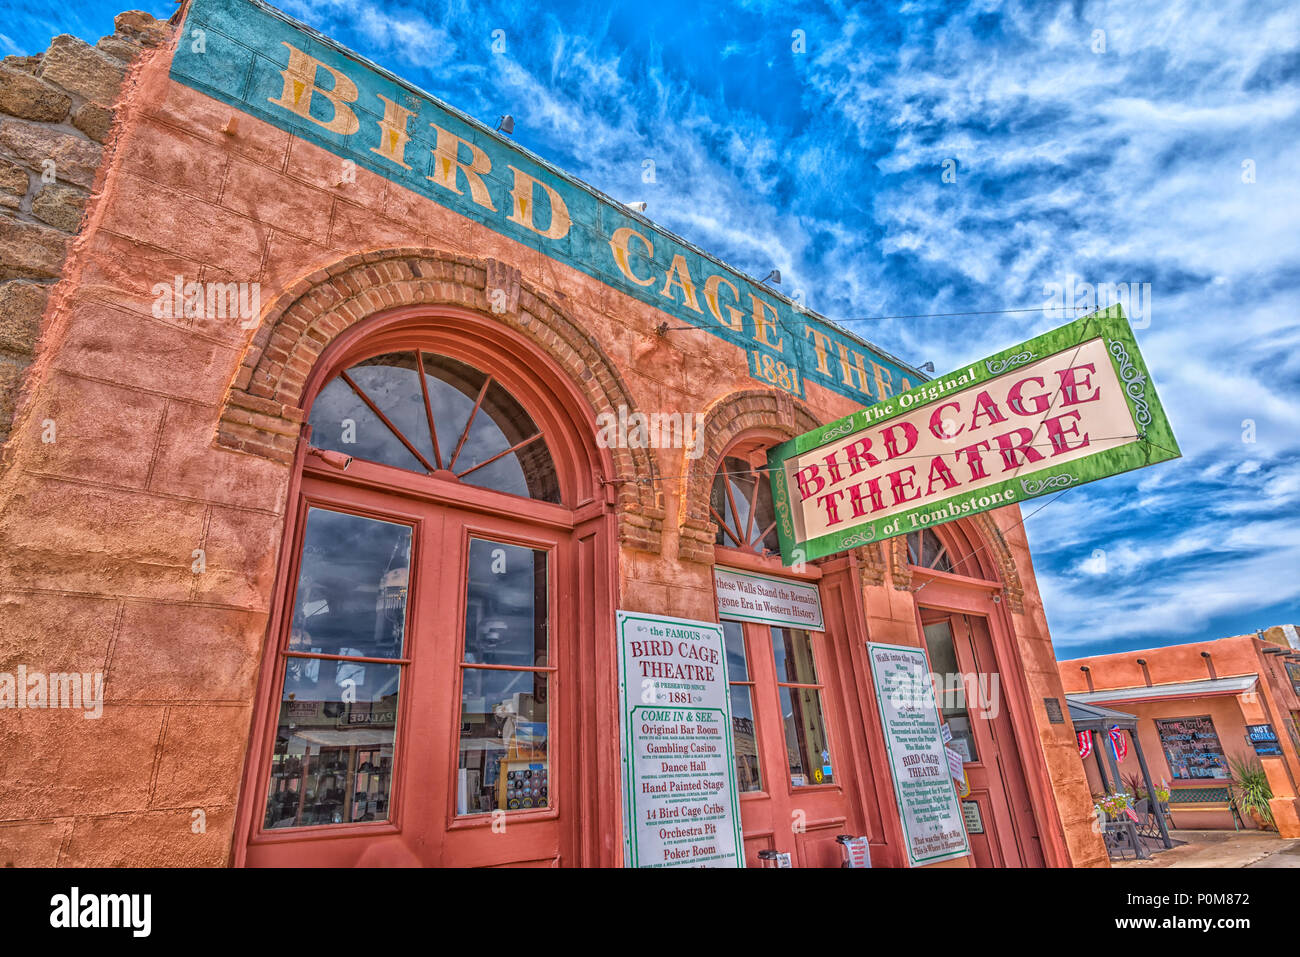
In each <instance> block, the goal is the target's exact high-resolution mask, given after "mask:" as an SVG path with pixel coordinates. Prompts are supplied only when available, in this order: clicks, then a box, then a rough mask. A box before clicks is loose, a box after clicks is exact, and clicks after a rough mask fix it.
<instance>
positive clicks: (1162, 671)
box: [1060, 635, 1300, 836]
mask: <svg viewBox="0 0 1300 957" xmlns="http://www.w3.org/2000/svg"><path fill="white" fill-rule="evenodd" d="M1270 647H1274V648H1276V647H1278V646H1277V645H1276V644H1273V643H1271V642H1266V641H1261V640H1259V639H1258V638H1256V637H1254V636H1252V635H1238V636H1234V637H1230V638H1220V639H1218V640H1216V641H1206V642H1193V643H1190V644H1185V645H1170V646H1168V647H1164V648H1151V649H1146V650H1141V651H1131V652H1123V653H1121V654H1113V655H1100V656H1097V657H1092V658H1076V659H1071V660H1068V661H1062V662H1060V673H1061V682H1062V684H1063V685H1064V687H1065V690H1066V692H1067V693H1077V692H1087V691H1090V690H1095V691H1104V690H1110V689H1116V688H1143V687H1146V686H1148V684H1151V685H1157V686H1158V685H1161V684H1171V683H1174V682H1184V681H1203V680H1206V679H1209V678H1228V677H1233V676H1238V675H1251V674H1255V675H1259V682H1258V684H1257V686H1256V690H1255V692H1254V693H1247V694H1240V695H1225V696H1211V697H1202V698H1174V699H1158V700H1154V701H1144V702H1138V701H1107V702H1098V703H1099V704H1101V705H1103V706H1105V707H1109V708H1113V709H1114V710H1116V711H1123V712H1126V713H1129V714H1133V715H1136V716H1137V717H1138V718H1139V719H1141V720H1140V723H1139V726H1138V730H1139V735H1140V737H1141V741H1142V747H1143V750H1144V753H1145V755H1146V758H1147V763H1148V766H1149V767H1150V769H1151V774H1152V777H1153V778H1156V779H1164V780H1168V781H1170V782H1172V783H1173V784H1174V786H1175V787H1177V786H1178V785H1179V784H1181V783H1184V782H1183V781H1182V779H1179V780H1175V779H1174V777H1173V774H1172V773H1171V771H1170V768H1169V763H1168V761H1167V760H1166V758H1165V755H1164V751H1163V749H1162V747H1161V745H1160V739H1159V736H1158V734H1157V731H1156V726H1155V719H1158V718H1178V717H1191V716H1196V715H1209V716H1210V717H1211V719H1212V720H1213V722H1214V728H1215V732H1216V733H1217V734H1218V736H1219V742H1220V744H1222V746H1223V751H1224V754H1225V755H1227V756H1229V757H1247V758H1248V757H1253V756H1254V748H1253V747H1251V745H1250V744H1249V742H1248V741H1247V740H1246V725H1247V724H1265V723H1268V724H1272V725H1273V727H1274V730H1275V731H1276V732H1277V734H1278V737H1279V739H1280V740H1281V742H1282V752H1283V754H1282V756H1281V757H1261V758H1260V761H1261V764H1262V765H1263V766H1264V769H1265V771H1266V773H1267V774H1268V777H1269V783H1270V785H1271V786H1272V789H1273V795H1274V801H1273V810H1274V814H1275V816H1276V817H1277V819H1278V824H1279V830H1280V831H1281V832H1282V833H1283V834H1284V835H1287V836H1291V835H1292V832H1295V834H1296V835H1297V836H1300V819H1297V817H1296V815H1297V811H1298V810H1300V801H1297V794H1298V793H1300V791H1297V787H1296V785H1297V783H1298V782H1300V736H1298V735H1296V734H1293V733H1292V729H1294V722H1293V721H1292V719H1291V715H1292V713H1293V712H1295V711H1297V710H1300V696H1297V694H1296V692H1295V690H1294V688H1293V687H1292V685H1291V682H1290V681H1289V680H1288V679H1287V676H1286V672H1285V670H1284V668H1283V665H1282V662H1281V660H1280V656H1278V655H1270V654H1265V653H1264V650H1265V649H1266V648H1270ZM1282 647H1286V646H1285V645H1283V646H1282ZM1288 650H1290V649H1289V648H1288ZM1202 652H1209V654H1210V658H1209V660H1208V661H1207V660H1206V659H1205V658H1203V657H1202V656H1201V653H1202ZM1139 658H1142V659H1144V660H1145V661H1146V663H1147V665H1146V673H1144V672H1143V668H1142V666H1141V665H1139V664H1138V663H1137V659H1139ZM1083 667H1087V668H1089V669H1090V670H1089V672H1087V673H1085V672H1083V671H1082V670H1081V668H1083ZM1148 675H1149V681H1148V677H1147V676H1148ZM1090 678H1091V681H1089V679H1090ZM1288 725H1291V728H1290V729H1289V728H1288ZM1103 759H1104V758H1103ZM1084 764H1085V765H1086V770H1087V775H1088V785H1089V788H1090V789H1091V790H1092V791H1093V793H1099V792H1100V791H1101V780H1100V776H1099V774H1098V772H1097V767H1096V762H1095V759H1094V758H1092V757H1089V758H1088V759H1087V760H1086V761H1085V762H1084ZM1107 772H1108V773H1109V765H1108V766H1107ZM1120 774H1121V776H1122V777H1124V778H1127V777H1129V776H1130V775H1139V774H1140V772H1139V768H1138V764H1137V760H1136V757H1135V756H1134V755H1133V754H1132V753H1130V755H1129V757H1128V758H1127V759H1126V760H1125V761H1124V762H1123V764H1122V765H1121V767H1120ZM1157 783H1158V782H1157ZM1187 783H1193V782H1187ZM1207 783H1211V784H1212V783H1214V782H1207ZM1175 800H1176V798H1175ZM1175 823H1176V824H1177V825H1178V826H1180V827H1215V828H1222V827H1232V826H1233V825H1232V817H1231V815H1230V813H1229V812H1226V811H1223V812H1191V811H1183V812H1175ZM1247 825H1248V826H1253V824H1251V823H1250V821H1249V819H1247Z"/></svg>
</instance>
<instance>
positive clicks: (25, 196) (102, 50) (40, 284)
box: [0, 10, 169, 443]
mask: <svg viewBox="0 0 1300 957" xmlns="http://www.w3.org/2000/svg"><path fill="white" fill-rule="evenodd" d="M113 25H114V28H115V29H114V32H113V33H112V34H111V35H110V36H106V37H103V38H102V39H100V41H99V43H98V44H96V45H95V46H93V47H92V46H90V45H89V44H88V43H86V42H84V41H82V40H78V39H77V38H76V37H72V36H67V35H66V34H65V35H63V36H58V37H55V38H54V41H53V42H52V43H51V44H50V47H49V49H48V50H46V51H45V52H44V53H38V54H36V55H35V56H8V57H5V58H4V62H3V63H0V443H3V442H4V441H5V440H6V439H7V438H8V437H9V429H10V425H11V423H12V421H13V415H14V406H15V404H16V402H17V399H18V394H19V391H20V390H21V388H22V384H23V380H24V373H25V372H26V370H27V368H28V366H30V365H31V362H32V356H33V354H34V353H35V351H36V345H37V342H38V340H39V338H40V332H41V317H42V315H43V314H44V312H45V307H46V306H47V305H48V302H49V294H50V289H51V287H52V286H53V285H54V283H55V282H56V281H57V280H58V279H59V276H60V274H61V272H62V270H63V264H64V262H65V260H66V259H67V255H68V246H69V243H70V242H71V240H72V238H73V237H74V236H76V234H77V232H78V231H79V230H80V228H81V222H82V218H83V216H84V214H85V210H86V203H87V201H88V200H89V198H90V194H91V189H92V188H93V186H94V181H95V174H96V172H97V170H98V169H99V166H100V162H101V160H102V159H103V156H104V150H105V144H106V143H107V142H108V139H109V135H110V134H111V132H112V128H113V106H114V104H115V103H116V101H117V98H118V95H119V93H120V91H121V87H122V81H123V79H124V77H125V75H126V70H127V67H128V66H129V65H130V63H131V61H132V60H134V59H135V58H136V57H137V56H138V55H139V54H140V53H141V52H143V50H144V49H145V47H147V46H156V45H157V44H159V43H160V42H162V41H163V40H164V39H165V38H166V37H167V35H168V33H169V28H168V26H167V24H166V23H163V22H160V21H158V20H155V19H154V18H153V17H152V16H150V15H149V14H147V13H143V12H141V11H138V10H133V11H128V12H127V13H122V14H119V15H118V16H117V17H116V18H115V20H114V23H113Z"/></svg>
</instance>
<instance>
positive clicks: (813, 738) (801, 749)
mask: <svg viewBox="0 0 1300 957" xmlns="http://www.w3.org/2000/svg"><path fill="white" fill-rule="evenodd" d="M778 690H779V691H780V693H781V714H782V716H783V717H784V719H785V748H786V753H787V755H788V756H789V764H790V783H791V784H793V785H795V786H796V787H802V786H804V785H809V784H834V783H835V776H834V772H833V769H832V766H831V753H830V744H829V743H828V741H827V737H826V721H825V719H824V717H823V715H822V696H821V692H820V691H818V690H817V689H816V688H786V687H780V688H778Z"/></svg>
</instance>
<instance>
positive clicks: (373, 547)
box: [289, 508, 411, 658]
mask: <svg viewBox="0 0 1300 957" xmlns="http://www.w3.org/2000/svg"><path fill="white" fill-rule="evenodd" d="M410 555H411V529H410V527H409V526H407V525H397V524H394V523H392V522H381V521H376V520H374V519H370V518H362V517H360V516H359V515H348V514H345V513H343V512H332V511H328V510H326V509H322V508H312V509H309V510H308V512H307V530H306V532H305V533H304V534H303V543H302V563H301V566H300V570H299V572H298V588H297V591H296V593H295V597H294V611H293V626H292V629H293V630H292V633H291V634H290V637H289V651H290V653H292V652H307V653H311V654H325V655H349V656H353V657H364V658H400V657H402V645H403V641H404V638H405V634H406V600H407V583H408V577H409V565H410Z"/></svg>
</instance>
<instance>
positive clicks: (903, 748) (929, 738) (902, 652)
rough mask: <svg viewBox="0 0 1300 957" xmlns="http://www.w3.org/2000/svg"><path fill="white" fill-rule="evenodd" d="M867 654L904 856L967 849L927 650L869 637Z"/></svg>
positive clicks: (931, 857)
mask: <svg viewBox="0 0 1300 957" xmlns="http://www.w3.org/2000/svg"><path fill="white" fill-rule="evenodd" d="M867 654H868V656H869V657H870V658H871V674H872V677H873V678H874V679H875V683H876V700H877V701H878V702H879V704H880V720H881V723H882V724H883V726H884V730H885V744H886V746H887V747H888V749H889V764H890V769H891V770H892V771H893V778H894V795H895V797H896V798H897V799H898V810H899V814H900V816H901V817H902V820H903V834H904V836H905V837H906V839H907V856H908V860H909V861H910V862H911V864H912V865H913V866H916V865H918V864H932V863H934V862H936V861H946V860H949V859H951V858H954V857H961V856H962V855H964V854H969V853H970V845H969V844H968V843H967V840H966V829H965V827H963V826H962V813H961V807H960V806H959V804H958V801H957V793H956V791H955V790H954V789H953V785H952V779H951V778H950V777H949V771H948V759H947V756H946V755H945V754H944V751H945V748H944V744H943V735H942V732H941V730H940V727H941V721H940V718H939V709H938V708H936V707H935V703H934V686H933V685H932V684H931V683H930V668H929V666H928V665H927V663H926V660H925V652H924V651H922V650H921V649H920V648H910V647H907V646H904V645H881V644H875V643H872V642H868V643H867Z"/></svg>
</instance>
